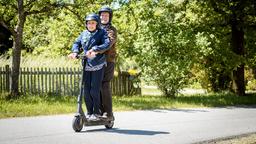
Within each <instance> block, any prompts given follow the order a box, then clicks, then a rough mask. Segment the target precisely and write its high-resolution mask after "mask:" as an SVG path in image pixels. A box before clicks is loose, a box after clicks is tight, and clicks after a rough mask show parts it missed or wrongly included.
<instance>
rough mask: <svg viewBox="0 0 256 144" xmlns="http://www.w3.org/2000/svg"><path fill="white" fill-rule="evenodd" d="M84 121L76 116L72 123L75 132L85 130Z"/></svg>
mask: <svg viewBox="0 0 256 144" xmlns="http://www.w3.org/2000/svg"><path fill="white" fill-rule="evenodd" d="M83 124H84V122H83V119H82V117H81V116H75V117H74V119H73V122H72V127H73V130H74V131H75V132H80V131H81V130H82V129H83Z"/></svg>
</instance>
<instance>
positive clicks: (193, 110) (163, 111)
mask: <svg viewBox="0 0 256 144" xmlns="http://www.w3.org/2000/svg"><path fill="white" fill-rule="evenodd" d="M168 111H177V112H186V113H196V112H209V111H207V110H202V109H161V110H160V109H159V110H153V112H159V113H167V112H168Z"/></svg>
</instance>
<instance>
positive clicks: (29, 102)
mask: <svg viewBox="0 0 256 144" xmlns="http://www.w3.org/2000/svg"><path fill="white" fill-rule="evenodd" d="M238 105H246V106H250V105H256V94H250V95H248V96H242V97H239V96H235V95H232V94H226V93H221V94H207V95H206V94H204V95H192V96H178V97H176V98H175V99H173V98H166V97H162V96H114V97H113V106H114V111H129V110H143V109H170V108H188V107H190V108H193V107H222V106H238ZM75 111H76V97H71V96H48V95H40V96H39V95H25V96H21V97H19V98H17V99H13V100H7V99H6V96H5V95H4V94H2V95H0V118H6V117H23V116H37V115H53V114H66V113H74V112H75Z"/></svg>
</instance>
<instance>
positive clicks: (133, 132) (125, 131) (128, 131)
mask: <svg viewBox="0 0 256 144" xmlns="http://www.w3.org/2000/svg"><path fill="white" fill-rule="evenodd" d="M96 131H106V132H110V133H118V134H125V135H148V136H151V135H157V134H170V133H169V132H162V131H149V130H132V129H119V128H113V129H94V130H87V131H82V132H96Z"/></svg>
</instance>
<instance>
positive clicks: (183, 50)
mask: <svg viewBox="0 0 256 144" xmlns="http://www.w3.org/2000/svg"><path fill="white" fill-rule="evenodd" d="M121 11H122V13H123V18H122V22H121V23H120V24H121V26H122V27H121V28H123V29H121V32H124V33H125V34H123V35H121V40H122V39H123V41H125V42H123V43H122V50H123V52H124V53H125V54H123V55H127V56H128V57H133V59H135V60H136V61H137V62H138V64H139V66H140V68H141V69H142V72H143V75H144V77H146V78H147V79H149V80H151V81H154V82H155V83H156V84H157V86H158V87H159V88H160V90H161V91H162V92H163V93H164V95H165V96H168V97H175V96H176V95H177V93H178V91H179V90H180V89H182V88H183V87H184V86H185V85H186V84H187V83H188V80H189V78H190V69H191V67H192V66H193V64H194V62H195V61H194V59H193V58H195V57H196V56H195V55H196V53H195V49H194V48H195V46H194V40H195V39H194V38H195V36H194V35H193V31H192V29H191V28H190V27H189V25H186V24H184V23H183V22H182V15H183V14H182V13H183V12H184V9H183V8H182V5H181V3H172V2H167V1H161V2H157V1H149V0H145V1H140V2H132V1H130V2H129V3H126V5H125V6H123V7H122V8H121ZM128 14H129V15H128ZM123 36H124V37H123ZM121 52H122V51H121Z"/></svg>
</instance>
